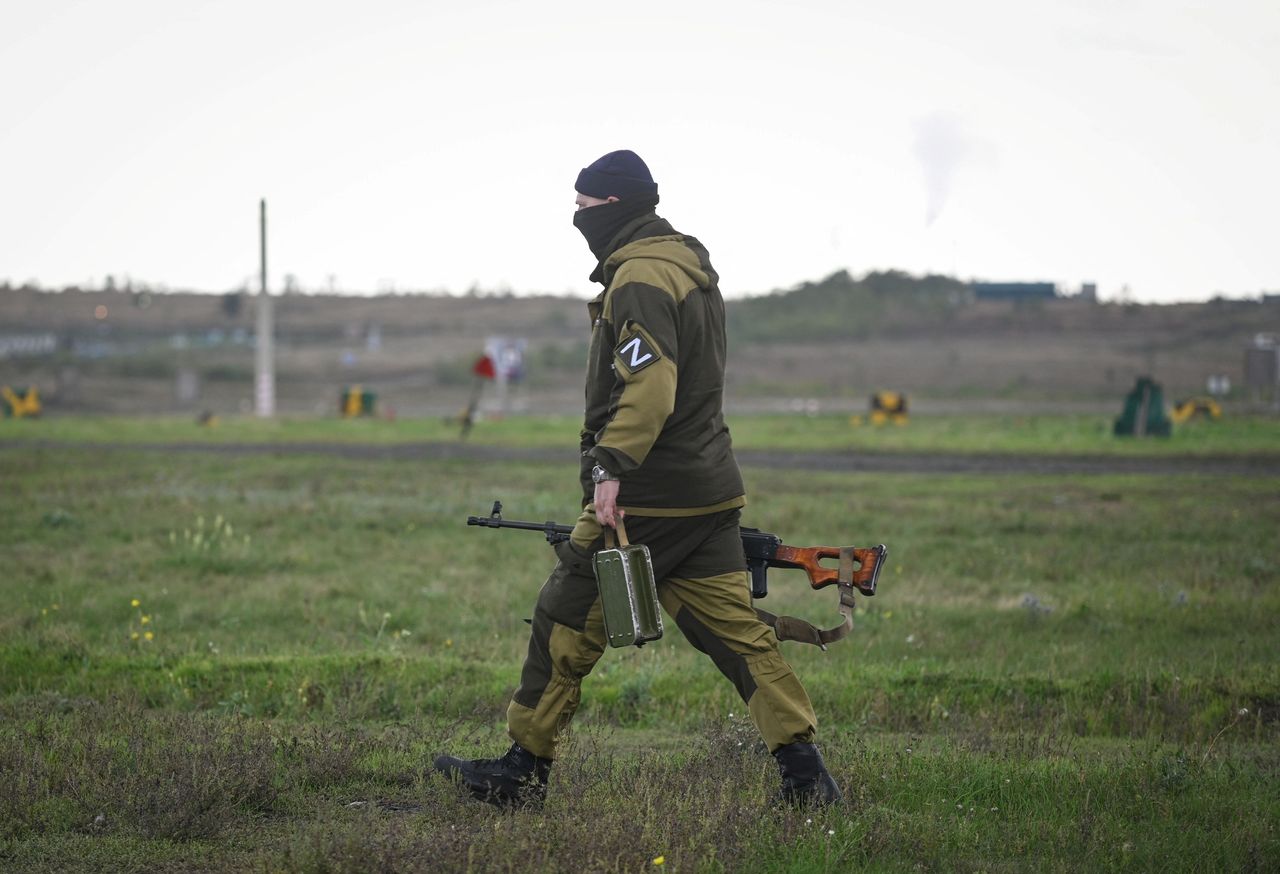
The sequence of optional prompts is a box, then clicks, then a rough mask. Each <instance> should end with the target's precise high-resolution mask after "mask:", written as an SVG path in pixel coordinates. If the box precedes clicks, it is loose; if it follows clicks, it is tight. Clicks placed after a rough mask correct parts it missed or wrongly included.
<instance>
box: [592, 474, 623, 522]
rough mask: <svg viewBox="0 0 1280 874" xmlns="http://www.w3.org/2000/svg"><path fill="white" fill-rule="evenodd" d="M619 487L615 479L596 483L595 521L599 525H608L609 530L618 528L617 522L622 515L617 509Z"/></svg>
mask: <svg viewBox="0 0 1280 874" xmlns="http://www.w3.org/2000/svg"><path fill="white" fill-rule="evenodd" d="M621 485H622V484H621V483H619V482H618V481H617V480H616V479H607V480H605V481H604V482H599V483H596V494H595V507H596V521H597V522H599V523H600V524H601V525H608V526H609V527H610V528H617V527H618V520H619V519H621V518H622V517H623V515H624V514H623V512H622V511H621V510H619V509H618V488H619V487H620V486H621Z"/></svg>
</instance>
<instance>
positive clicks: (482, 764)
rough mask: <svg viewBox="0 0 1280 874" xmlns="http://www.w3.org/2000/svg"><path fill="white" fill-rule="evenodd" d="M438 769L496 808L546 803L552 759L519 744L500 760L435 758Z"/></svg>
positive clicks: (512, 746)
mask: <svg viewBox="0 0 1280 874" xmlns="http://www.w3.org/2000/svg"><path fill="white" fill-rule="evenodd" d="M435 769H436V770H437V771H439V772H440V773H441V774H444V775H445V776H446V777H448V778H449V779H450V780H452V781H454V782H455V783H457V784H459V785H461V786H463V787H465V788H466V789H467V791H469V792H470V793H471V794H472V795H474V796H475V797H476V798H478V799H480V800H481V801H486V802H488V803H489V804H492V805H494V806H496V807H513V806H520V805H524V804H541V803H542V802H543V800H544V799H545V798H546V797H547V775H548V774H549V773H550V772H551V760H550V759H542V758H539V757H538V756H535V755H534V754H533V753H531V752H529V751H528V750H526V749H525V748H524V747H522V746H520V744H512V745H511V749H509V750H507V752H506V755H504V756H502V757H501V758H498V759H456V758H454V757H453V756H436V760H435Z"/></svg>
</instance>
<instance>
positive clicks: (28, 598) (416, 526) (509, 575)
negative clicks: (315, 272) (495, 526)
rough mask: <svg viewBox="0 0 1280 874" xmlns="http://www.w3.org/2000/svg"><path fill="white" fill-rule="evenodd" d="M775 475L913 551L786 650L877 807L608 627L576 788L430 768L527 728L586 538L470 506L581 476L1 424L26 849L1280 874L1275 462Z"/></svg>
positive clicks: (182, 425)
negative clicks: (536, 653)
mask: <svg viewBox="0 0 1280 874" xmlns="http://www.w3.org/2000/svg"><path fill="white" fill-rule="evenodd" d="M1015 424H1016V423H1015ZM1103 424H1104V423H1099V422H1094V423H1093V424H1092V425H1089V424H1088V423H1083V422H1082V423H1074V424H1073V422H1072V421H1067V420H1045V421H1043V422H1041V423H1040V424H1039V425H1037V426H1035V427H1034V428H1033V427H1031V426H1030V425H1028V426H1027V430H1026V433H1022V434H1021V436H1018V437H1010V436H1008V435H1005V436H1004V437H1001V436H1000V433H1001V429H1000V427H998V425H997V424H996V423H995V422H994V421H990V420H978V419H974V420H968V419H961V420H943V419H939V420H937V421H926V420H924V419H917V420H915V421H913V422H912V423H911V425H909V426H907V427H906V428H901V429H890V430H885V431H880V432H873V431H871V430H870V429H867V428H862V429H856V428H852V427H850V426H849V424H848V422H847V421H846V420H836V419H821V418H820V419H817V420H813V421H808V422H807V424H806V426H805V427H803V428H797V429H794V430H790V431H787V430H785V429H780V427H779V426H778V424H777V423H776V422H772V421H770V420H767V419H765V418H763V417H762V418H761V419H760V420H752V419H747V420H745V421H742V422H735V429H736V430H735V433H736V434H737V435H738V440H739V442H740V443H741V444H742V445H753V446H769V447H779V448H833V447H834V446H835V444H836V443H838V441H842V440H846V439H848V440H851V441H857V440H883V441H888V440H890V439H891V438H896V439H898V440H902V441H908V442H907V443H899V444H896V445H883V444H876V443H864V444H857V443H853V444H851V445H857V446H859V447H860V448H864V449H869V450H874V449H885V450H891V449H895V448H897V449H904V448H905V449H913V450H918V451H925V450H930V449H934V450H938V449H942V450H947V451H979V450H1001V451H1009V452H1016V451H1026V452H1030V451H1035V452H1094V451H1096V452H1111V451H1117V450H1116V449H1115V448H1114V447H1115V446H1117V445H1118V444H1117V443H1116V442H1115V441H1112V440H1110V438H1107V437H1106V436H1105V435H1104V434H1101V433H1099V431H1100V429H1101V426H1102V425H1103ZM1224 424H1225V425H1226V427H1223V428H1221V429H1220V430H1210V429H1211V428H1214V427H1216V426H1211V425H1204V426H1203V427H1202V428H1199V427H1198V429H1197V431H1195V432H1191V431H1190V430H1188V431H1187V432H1180V435H1181V434H1183V433H1198V434H1200V435H1202V436H1199V437H1196V438H1195V440H1194V441H1191V440H1190V438H1188V443H1187V444H1184V445H1183V451H1186V452H1206V453H1218V454H1233V453H1241V452H1246V453H1247V452H1266V451H1271V452H1274V451H1275V446H1276V431H1275V426H1274V425H1273V424H1268V423H1266V422H1253V423H1248V422H1236V423H1224ZM435 427H436V423H431V422H398V423H394V424H392V423H383V422H322V421H316V422H303V421H297V422H283V423H280V424H277V425H265V424H261V423H257V422H252V421H249V420H244V421H240V420H235V421H229V422H226V423H224V424H223V426H221V427H219V428H214V429H205V430H200V429H196V428H195V427H194V426H192V425H191V424H190V423H189V422H179V421H176V420H172V421H148V422H145V423H144V424H143V425H141V426H137V425H131V424H129V423H127V422H125V421H123V420H88V421H82V420H71V419H55V418H50V419H47V420H45V421H43V422H38V423H35V422H4V423H0V440H14V439H20V440H29V439H46V438H48V439H54V440H67V441H77V440H80V441H84V440H101V441H106V442H128V441H155V442H166V441H185V440H188V439H210V440H248V441H255V442H258V441H261V442H266V441H274V440H285V441H287V440H308V441H309V440H326V439H344V440H357V441H360V442H376V441H379V440H389V441H404V440H421V439H444V438H445V437H446V436H447V433H448V432H445V431H443V430H439V431H432V430H431V429H432V428H435ZM1019 427H1020V426H1019ZM575 428H576V423H575V422H572V421H570V420H560V421H553V420H536V421H533V422H525V423H524V424H523V426H522V425H521V423H520V422H518V421H514V420H513V421H509V422H503V423H493V424H492V425H484V426H481V427H480V428H478V429H477V431H476V432H475V434H473V438H475V439H477V440H481V441H492V442H494V443H498V444H502V443H504V442H506V441H510V443H511V444H512V445H514V444H515V443H517V442H520V443H521V445H553V442H554V441H558V440H562V439H564V437H565V435H568V440H569V441H570V443H571V442H572V440H573V435H574V430H575ZM868 434H873V435H879V436H873V437H867V436H866V435H868ZM931 435H932V436H931ZM1179 439H1181V438H1180V436H1179V437H1175V438H1174V439H1173V440H1172V441H1169V442H1167V443H1157V442H1154V441H1147V442H1145V443H1142V444H1139V448H1140V449H1141V450H1142V451H1149V452H1153V453H1165V452H1171V451H1174V450H1173V449H1171V448H1167V447H1173V446H1176V445H1178V441H1179ZM1001 440H1003V441H1004V442H1001ZM828 441H830V442H828ZM909 441H918V442H917V443H910V442H909ZM1091 441H1092V442H1091ZM1124 445H1125V446H1126V447H1128V446H1132V445H1133V444H1124ZM1095 446H1096V447H1104V448H1090V447H1095ZM1105 447H1112V448H1105ZM1119 451H1124V452H1134V451H1139V450H1138V448H1135V449H1130V448H1124V449H1123V450H1119ZM746 474H747V478H748V486H749V489H750V492H751V496H752V498H751V506H750V507H749V509H748V512H747V514H746V523H747V524H752V525H757V526H760V527H762V528H765V529H766V530H771V531H775V532H777V533H780V534H782V535H784V536H785V538H786V539H787V540H788V541H789V542H792V543H796V544H819V543H821V544H835V543H846V542H856V543H858V544H870V543H875V542H881V541H883V542H885V543H887V544H889V546H890V550H891V553H890V562H889V566H888V567H887V568H886V571H885V574H884V575H883V576H882V579H881V585H880V593H879V594H878V595H877V596H876V597H875V598H874V599H863V600H862V601H861V604H862V608H861V609H860V611H859V613H858V616H857V630H856V631H855V634H854V635H853V636H852V637H851V638H850V639H848V640H847V641H844V642H842V643H840V644H838V645H836V646H834V647H832V649H831V651H830V652H828V653H822V652H819V651H817V650H815V649H813V648H809V647H803V648H802V647H801V646H800V645H797V644H786V645H785V646H784V650H785V652H786V653H787V655H788V658H789V659H790V660H791V661H792V663H793V664H794V665H795V667H796V669H797V671H798V673H799V674H800V676H801V677H802V679H803V680H804V681H805V683H806V685H807V687H808V689H809V691H810V693H811V695H812V696H813V698H814V701H815V704H816V706H817V708H818V712H819V716H820V719H821V727H820V735H821V737H820V740H821V742H822V744H823V747H824V750H825V752H826V755H827V759H828V762H829V764H830V766H831V768H832V771H833V773H834V774H835V776H836V778H837V780H838V781H839V782H840V784H841V786H842V787H843V789H844V791H845V794H846V798H847V801H846V802H845V803H843V804H842V805H840V806H839V807H837V808H835V809H832V810H828V811H823V812H813V811H774V810H770V809H769V808H768V807H767V805H766V804H765V803H764V799H765V797H766V795H767V793H768V792H769V791H771V790H772V789H773V787H774V783H775V782H776V767H775V765H774V763H773V761H772V759H771V758H770V757H768V756H767V755H766V754H764V753H763V751H761V750H760V749H759V748H758V746H757V744H756V742H755V737H754V732H753V729H752V728H751V726H750V724H749V723H748V722H746V721H745V720H744V718H743V715H742V706H741V703H740V701H738V700H737V699H736V698H735V696H734V694H733V691H732V687H731V686H730V685H729V684H728V683H727V682H725V681H724V680H723V679H722V678H721V677H720V676H719V675H718V674H717V673H716V672H715V670H714V668H713V667H712V666H711V664H710V662H709V661H708V660H706V659H705V658H703V657H702V656H701V655H699V654H698V653H696V652H694V651H693V650H692V648H691V647H690V646H689V645H688V644H687V643H685V642H684V641H683V640H681V639H679V635H678V634H675V633H674V632H672V633H670V634H668V637H667V638H666V639H664V640H662V641H660V642H658V643H656V644H653V645H650V646H647V647H645V648H644V649H643V650H626V651H621V650H619V651H611V652H609V653H607V654H606V657H605V658H604V659H603V660H602V662H601V663H600V665H599V666H598V667H597V669H596V671H595V673H594V674H593V675H592V676H591V677H590V678H589V679H588V680H587V682H586V684H585V694H584V699H585V703H584V707H583V710H582V712H581V715H580V718H579V720H578V722H577V723H576V728H575V733H574V735H573V737H572V739H571V742H570V744H569V746H568V749H567V752H566V755H565V757H564V759H563V761H561V762H560V763H559V764H558V765H557V767H556V769H555V770H554V771H553V776H552V786H551V793H550V797H549V800H548V802H547V804H546V806H545V807H544V808H543V809H541V810H525V811H519V812H514V813H498V812H495V811H492V810H490V809H488V808H486V807H483V806H480V805H474V804H471V803H468V802H465V801H463V800H461V799H459V798H458V797H457V795H456V793H455V792H454V790H453V789H452V787H450V786H447V785H445V784H444V783H442V782H441V781H439V780H437V779H435V778H434V777H432V776H430V775H429V774H427V773H426V771H425V770H424V768H425V766H426V765H427V763H428V762H429V761H430V758H431V756H432V755H433V754H434V753H435V752H437V751H440V750H443V749H449V750H450V751H455V752H462V753H468V754H469V753H473V752H474V753H484V754H490V753H492V752H495V751H500V750H501V749H503V748H505V745H506V742H505V739H504V732H503V719H502V714H503V711H504V709H505V704H506V699H507V696H508V695H509V694H510V692H511V690H512V688H513V686H514V684H515V682H516V679H517V674H518V670H519V665H520V663H521V660H522V656H523V652H524V648H525V644H526V628H527V626H525V624H524V622H523V619H524V618H525V617H527V616H529V615H530V611H531V608H532V603H533V600H534V598H535V596H536V592H537V589H538V587H539V585H540V584H541V582H542V579H543V577H544V576H545V573H546V571H547V570H549V567H550V564H551V555H550V553H549V551H548V549H547V547H546V546H545V544H544V543H542V541H541V538H540V537H539V536H538V535H537V534H533V533H529V534H525V533H521V532H492V531H481V530H476V529H468V528H467V527H465V525H464V524H463V520H464V517H465V516H466V515H468V514H472V513H482V512H485V511H487V509H488V506H489V504H490V502H491V501H492V500H493V499H495V498H501V499H502V500H503V501H504V503H505V504H506V513H507V515H508V516H509V517H512V518H528V519H534V520H539V521H540V520H544V519H548V518H554V519H558V520H561V521H566V522H567V521H570V520H571V518H572V516H573V514H574V511H575V508H576V499H575V493H574V483H573V481H572V480H573V471H571V470H565V469H562V468H561V467H560V466H559V465H548V464H534V463H524V464H520V463H514V462H491V461H486V462H468V461H456V460H455V461H447V460H442V461H429V460H417V461H392V460H376V459H370V460H362V459H357V458H327V457H322V456H315V455H305V456H304V455H299V456H288V455H280V454H271V455H236V456H230V455H222V454H192V453H169V452H164V451H157V450H140V451H118V450H116V451H109V452H108V451H103V450H99V449H94V448H91V447H78V448H77V447H74V446H60V447H54V448H40V447H32V446H15V445H12V444H10V445H7V446H6V445H3V444H0V483H3V486H4V487H3V489H2V490H0V556H2V557H3V560H4V569H3V571H2V572H0V579H3V581H4V582H3V585H2V586H0V592H3V594H4V596H5V603H6V608H7V609H6V610H5V611H4V613H3V615H2V616H0V780H2V781H3V783H4V786H5V791H4V792H3V793H0V866H3V867H5V868H6V869H8V870H14V871H41V870H47V871H98V870H147V871H165V870H201V869H206V870H247V871H249V870H252V871H257V870H270V871H305V872H320V871H363V870H445V871H453V870H476V871H489V870H510V871H524V870H538V871H565V870H589V871H659V870H673V871H846V870H873V871H900V870H901V871H905V870H947V871H950V870H973V871H979V870H982V871H1022V870H1061V871H1075V870H1135V871H1156V870H1159V871H1168V870H1199V871H1218V870H1259V871H1265V870H1276V869H1277V868H1278V867H1280V826H1278V825H1277V823H1280V779H1278V778H1280V745H1278V744H1277V741H1278V740H1280V664H1277V660H1276V657H1275V653H1276V642H1277V641H1278V640H1280V618H1278V617H1280V592H1278V590H1277V586H1278V584H1280V558H1278V551H1277V548H1276V547H1277V538H1276V533H1275V532H1276V531H1277V530H1280V489H1278V488H1277V485H1280V483H1277V481H1276V480H1275V479H1248V478H1222V477H1201V476H1193V475H1185V476H1178V477H1163V476H1136V475H1129V476H1109V475H1107V476H1104V475H1095V476H1076V477H1071V478H1065V477H1051V476H1033V475H1022V476H1013V475H1009V476H1001V475H985V476H948V477H937V476H928V475H896V476H891V475H883V474H876V475H869V474H862V475H843V474H841V475H832V474H825V475H824V474H817V473H811V472H796V471H787V470H756V469H748V470H747V471H746ZM767 603H768V606H769V607H770V609H772V610H774V611H775V612H786V613H793V614H796V615H801V616H804V617H806V618H809V619H811V620H813V621H815V622H818V623H819V624H823V623H831V624H834V622H835V620H836V618H837V614H836V612H835V596H834V595H832V594H831V593H830V592H828V591H823V592H820V593H812V592H809V591H808V587H807V585H806V584H805V581H804V578H803V576H802V575H800V574H798V573H797V572H790V571H775V572H774V573H773V574H772V576H771V594H770V597H769V600H768V602H767ZM378 801H391V802H406V803H413V804H417V805H421V806H420V808H418V809H416V810H408V811H391V810H386V809H383V807H381V806H379V805H378V804H377V803H376V802H378Z"/></svg>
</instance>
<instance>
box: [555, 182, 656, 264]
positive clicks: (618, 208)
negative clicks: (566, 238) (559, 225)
mask: <svg viewBox="0 0 1280 874" xmlns="http://www.w3.org/2000/svg"><path fill="white" fill-rule="evenodd" d="M657 205H658V195H656V194H650V195H641V196H640V197H626V198H623V199H622V200H615V201H613V202H611V203H603V204H601V205H600V206H588V207H585V208H583V209H580V210H578V211H577V212H575V213H574V214H573V226H574V227H575V228H577V229H578V230H579V231H581V232H582V236H583V237H585V238H586V240H587V246H588V247H589V248H590V249H591V254H592V255H595V256H596V260H597V261H603V260H604V259H605V258H607V257H608V256H609V255H612V254H613V250H614V249H615V248H617V246H616V243H617V240H618V235H619V234H620V233H621V232H622V229H623V228H624V227H626V226H627V225H628V224H630V223H631V222H632V221H634V220H635V219H638V218H640V217H641V216H644V215H648V214H650V213H652V212H653V210H654V207H656V206H657Z"/></svg>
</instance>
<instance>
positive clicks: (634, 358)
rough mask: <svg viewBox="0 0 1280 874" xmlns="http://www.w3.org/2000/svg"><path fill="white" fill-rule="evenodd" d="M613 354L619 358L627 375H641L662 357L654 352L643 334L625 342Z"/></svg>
mask: <svg viewBox="0 0 1280 874" xmlns="http://www.w3.org/2000/svg"><path fill="white" fill-rule="evenodd" d="M613 354H614V355H616V356H618V360H619V361H620V362H622V366H623V367H624V368H626V370H627V373H639V372H640V371H641V370H644V369H645V368H646V367H648V366H649V365H650V364H652V363H653V362H655V361H657V360H658V359H659V358H660V357H661V356H660V355H658V353H657V352H655V351H654V349H653V347H652V346H650V345H649V344H648V343H647V342H646V341H645V339H644V335H643V334H636V335H635V336H634V337H632V338H631V339H630V340H624V341H623V342H622V343H621V344H620V345H619V346H618V348H617V349H614V350H613Z"/></svg>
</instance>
